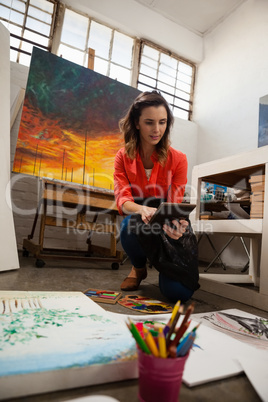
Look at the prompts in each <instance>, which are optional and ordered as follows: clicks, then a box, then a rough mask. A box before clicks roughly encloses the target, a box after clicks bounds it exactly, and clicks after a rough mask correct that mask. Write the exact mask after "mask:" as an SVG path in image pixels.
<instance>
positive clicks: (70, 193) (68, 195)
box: [23, 178, 123, 269]
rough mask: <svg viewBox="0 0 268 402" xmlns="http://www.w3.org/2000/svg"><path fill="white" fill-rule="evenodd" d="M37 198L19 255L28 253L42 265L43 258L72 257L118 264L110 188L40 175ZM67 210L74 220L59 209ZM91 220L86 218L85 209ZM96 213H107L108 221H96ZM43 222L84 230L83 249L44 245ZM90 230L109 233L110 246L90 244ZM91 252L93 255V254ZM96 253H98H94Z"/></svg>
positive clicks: (120, 256)
mask: <svg viewBox="0 0 268 402" xmlns="http://www.w3.org/2000/svg"><path fill="white" fill-rule="evenodd" d="M39 194H40V196H39V202H38V206H37V210H36V214H35V218H34V222H33V226H32V231H31V234H30V235H29V236H28V238H27V239H24V240H23V255H24V256H28V255H29V253H32V254H33V255H34V256H35V257H36V258H37V260H36V266H37V267H43V266H44V264H45V262H44V261H43V259H44V258H54V259H55V258H61V259H62V258H65V259H66V258H67V259H69V258H73V259H80V260H102V261H103V260H104V259H105V260H108V261H111V262H112V269H118V268H119V264H118V263H119V262H121V261H122V259H123V252H122V251H117V225H116V217H117V216H118V210H117V207H116V203H115V198H114V192H113V191H112V190H107V189H101V188H96V187H92V186H85V185H79V184H75V183H70V182H65V181H61V180H51V179H47V178H41V179H40V187H39ZM48 206H52V207H53V208H52V210H53V213H52V214H51V213H50V214H48ZM62 208H67V209H68V210H71V211H72V212H73V213H74V214H75V216H76V220H75V221H71V220H70V219H68V218H66V217H63V216H62V213H61V210H62ZM88 211H89V212H90V215H91V217H92V216H93V220H91V221H89V220H87V212H88ZM100 215H102V216H103V215H105V216H108V218H109V223H107V222H106V221H105V223H98V222H97V219H98V217H100ZM39 217H40V229H39V241H38V243H34V241H33V238H34V234H35V230H36V226H37V222H38V219H39ZM47 226H50V227H51V226H52V227H61V228H65V229H67V228H68V229H70V228H71V229H79V230H83V229H84V230H86V231H88V238H87V250H86V253H85V251H83V252H82V254H83V255H81V251H80V252H77V250H70V249H64V250H63V249H56V248H53V249H48V248H44V240H45V228H46V227H47ZM92 232H98V233H101V234H102V233H104V234H107V233H108V234H110V247H109V248H107V247H100V246H94V245H92V244H91V234H92ZM94 254H95V255H94ZM96 254H97V255H98V256H96Z"/></svg>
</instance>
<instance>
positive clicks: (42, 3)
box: [30, 0, 54, 14]
mask: <svg viewBox="0 0 268 402" xmlns="http://www.w3.org/2000/svg"><path fill="white" fill-rule="evenodd" d="M30 3H31V5H32V6H35V7H38V8H40V9H41V10H43V11H46V12H48V13H50V14H52V13H53V10H54V5H53V3H50V2H49V1H46V0H31V1H30Z"/></svg>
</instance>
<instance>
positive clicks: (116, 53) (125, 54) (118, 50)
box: [112, 32, 134, 68]
mask: <svg viewBox="0 0 268 402" xmlns="http://www.w3.org/2000/svg"><path fill="white" fill-rule="evenodd" d="M133 42H134V41H133V39H132V38H130V37H129V36H126V35H123V34H121V33H119V32H115V33H114V41H113V51H112V61H114V62H115V63H117V64H121V65H122V66H125V67H128V68H131V65H132V52H133Z"/></svg>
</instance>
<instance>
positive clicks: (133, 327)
mask: <svg viewBox="0 0 268 402" xmlns="http://www.w3.org/2000/svg"><path fill="white" fill-rule="evenodd" d="M128 320H129V325H128V324H127V326H128V328H129V330H130V332H131V333H132V335H133V338H134V339H135V341H136V342H137V344H138V346H139V347H140V349H141V350H143V351H144V352H145V353H147V354H151V352H150V349H149V348H148V346H147V344H146V343H145V341H144V339H143V338H142V336H141V334H140V332H139V331H138V329H137V327H136V325H135V324H134V322H132V321H131V320H130V318H128Z"/></svg>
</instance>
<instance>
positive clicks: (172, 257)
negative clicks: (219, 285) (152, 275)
mask: <svg viewBox="0 0 268 402" xmlns="http://www.w3.org/2000/svg"><path fill="white" fill-rule="evenodd" d="M185 220H186V221H187V222H188V228H187V230H186V232H185V233H184V234H183V236H181V237H180V238H179V239H178V240H173V239H172V238H170V237H169V236H167V235H166V234H165V232H164V231H163V230H162V228H161V227H158V228H157V227H154V225H152V226H150V225H147V224H145V223H144V222H143V221H142V219H141V216H140V215H138V214H137V215H133V216H132V218H131V225H130V230H131V231H133V232H134V233H135V234H136V235H137V238H138V241H139V243H140V245H141V247H142V249H143V251H144V252H145V254H146V256H147V258H148V260H149V262H150V264H151V265H153V266H154V267H155V269H157V271H158V272H163V273H164V274H165V275H166V276H168V277H169V278H170V279H172V280H174V281H176V282H180V283H182V284H183V285H184V286H186V287H187V288H188V289H190V290H193V291H195V290H197V289H199V287H200V285H199V283H198V281H199V271H198V244H197V239H196V236H195V234H194V233H193V229H192V226H191V222H190V220H189V219H187V218H185Z"/></svg>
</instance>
